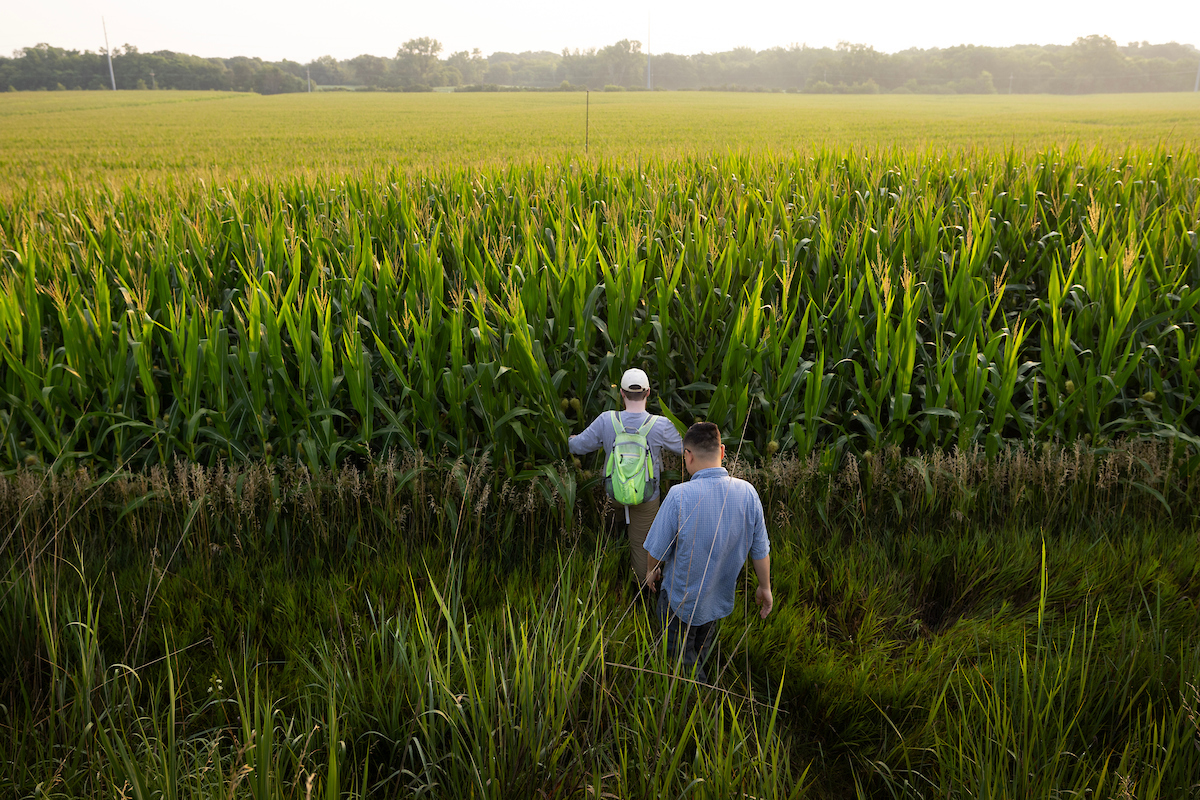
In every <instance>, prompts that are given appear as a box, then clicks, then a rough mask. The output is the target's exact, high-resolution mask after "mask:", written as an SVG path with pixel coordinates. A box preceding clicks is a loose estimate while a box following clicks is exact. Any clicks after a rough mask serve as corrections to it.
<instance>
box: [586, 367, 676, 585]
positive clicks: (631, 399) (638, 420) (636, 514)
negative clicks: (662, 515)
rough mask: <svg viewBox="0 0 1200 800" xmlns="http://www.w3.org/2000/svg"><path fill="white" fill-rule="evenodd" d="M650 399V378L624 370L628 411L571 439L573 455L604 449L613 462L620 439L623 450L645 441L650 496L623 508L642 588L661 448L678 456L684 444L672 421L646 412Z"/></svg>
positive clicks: (607, 415)
mask: <svg viewBox="0 0 1200 800" xmlns="http://www.w3.org/2000/svg"><path fill="white" fill-rule="evenodd" d="M649 397H650V378H649V376H647V375H646V373H645V372H644V371H643V370H640V369H637V368H633V369H627V370H625V374H624V375H622V376H621V400H622V401H623V402H624V404H625V410H624V411H621V412H617V411H607V412H605V413H603V414H601V415H600V416H598V417H596V419H595V420H593V421H592V424H591V425H589V426H588V427H587V429H586V430H585V431H584V432H583V433H580V434H579V435H577V436H572V437H571V438H570V440H569V442H568V444H569V446H570V448H571V453H572V454H573V455H583V454H584V453H591V452H593V451H595V450H599V449H600V448H601V447H603V448H604V455H605V458H606V459H608V460H610V462H611V459H609V456H610V454H611V453H612V451H613V447H614V446H615V445H616V444H617V439H618V437H620V438H621V440H622V442H623V444H622V447H627V446H628V444H629V442H630V441H631V440H632V441H637V442H641V441H643V439H644V442H645V445H644V446H645V448H647V449H648V450H649V457H650V464H647V465H646V466H647V467H650V466H652V467H653V473H652V475H651V478H652V479H651V481H650V482H649V484H648V485H647V486H646V495H647V496H646V497H645V499H644V500H643V501H642V502H640V503H637V504H631V505H625V506H624V516H625V522H626V524H627V525H628V528H629V554H630V560H631V564H630V566H632V567H633V573H634V575H635V577H636V578H637V581H638V583H639V584H643V585H644V581H645V578H646V548H645V547H644V546H643V545H644V543H645V541H646V533H647V532H648V531H649V530H650V525H651V524H652V523H653V522H654V515H655V514H657V513H658V500H659V491H658V489H659V483H660V482H661V480H660V477H659V476H661V475H662V449H663V448H664V447H665V448H667V449H668V450H670V451H671V452H672V453H675V454H676V455H682V454H683V441H682V439H681V438H680V436H679V431H677V430H676V429H675V426H674V425H673V424H671V421H670V420H669V419H667V418H666V417H660V416H653V415H651V414H649V413H648V412H647V411H646V400H647V399H648V398H649ZM607 471H608V470H607V467H606V472H607ZM610 494H611V492H610Z"/></svg>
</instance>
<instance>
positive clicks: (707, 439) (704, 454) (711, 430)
mask: <svg viewBox="0 0 1200 800" xmlns="http://www.w3.org/2000/svg"><path fill="white" fill-rule="evenodd" d="M683 449H684V450H691V451H692V452H693V453H695V454H696V455H698V456H700V457H701V458H711V457H713V456H715V455H716V454H717V453H718V452H720V450H721V430H720V428H718V427H717V426H716V424H715V423H712V422H697V423H696V424H695V425H693V426H692V427H690V428H688V429H687V433H685V434H684V435H683Z"/></svg>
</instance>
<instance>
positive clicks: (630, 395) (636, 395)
mask: <svg viewBox="0 0 1200 800" xmlns="http://www.w3.org/2000/svg"><path fill="white" fill-rule="evenodd" d="M621 394H622V395H624V397H625V399H626V400H645V399H646V398H647V397H649V396H650V390H649V389H643V390H642V391H640V392H629V391H626V390H625V389H622V390H621Z"/></svg>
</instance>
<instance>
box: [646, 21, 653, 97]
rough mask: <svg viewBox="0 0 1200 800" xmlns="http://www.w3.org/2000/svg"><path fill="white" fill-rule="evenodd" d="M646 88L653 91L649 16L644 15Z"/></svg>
mask: <svg viewBox="0 0 1200 800" xmlns="http://www.w3.org/2000/svg"><path fill="white" fill-rule="evenodd" d="M646 88H647V89H650V90H653V89H654V69H653V66H652V65H651V63H650V14H649V13H647V14H646Z"/></svg>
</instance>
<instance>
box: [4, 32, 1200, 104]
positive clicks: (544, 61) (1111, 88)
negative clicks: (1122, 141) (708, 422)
mask: <svg viewBox="0 0 1200 800" xmlns="http://www.w3.org/2000/svg"><path fill="white" fill-rule="evenodd" d="M1198 62H1200V50H1197V48H1196V47H1195V46H1194V45H1190V44H1178V43H1175V42H1170V43H1168V44H1150V43H1149V42H1132V43H1130V44H1128V45H1125V46H1120V45H1118V44H1117V43H1116V42H1115V41H1114V40H1112V39H1111V38H1109V37H1107V36H1098V35H1092V36H1086V37H1082V38H1079V39H1076V40H1075V42H1074V43H1073V44H1071V45H1017V46H1013V47H977V46H975V45H961V46H958V47H949V48H944V49H942V48H932V49H929V50H919V49H916V48H913V49H909V50H903V51H901V52H898V53H890V54H889V53H881V52H879V51H877V50H875V49H874V48H873V47H870V46H868V45H863V44H851V43H848V42H842V43H840V44H839V45H838V46H837V47H836V48H828V47H819V48H817V47H806V46H802V45H801V46H791V47H786V48H785V47H776V48H771V49H768V50H760V51H755V50H753V49H751V48H748V47H741V48H736V49H734V50H730V51H728V52H724V53H699V54H695V55H676V54H673V53H663V54H654V55H652V56H648V55H647V54H646V53H644V52H642V46H641V43H640V42H637V41H632V40H628V39H624V40H622V41H620V42H616V43H615V44H611V45H609V46H607V47H603V48H593V49H588V50H567V49H564V50H563V51H562V52H561V53H551V52H548V51H538V52H524V53H506V52H497V53H492V54H491V55H490V56H484V55H483V54H482V53H481V52H480V51H479V50H478V49H476V50H474V51H466V50H462V51H458V52H455V53H451V54H449V55H448V56H445V57H443V48H442V45H441V43H440V42H438V41H437V40H436V39H431V38H428V37H422V38H417V39H410V40H409V41H407V42H405V43H404V44H403V45H401V47H400V48H399V49H398V50H397V51H396V55H395V56H394V57H392V58H387V57H382V56H374V55H368V54H364V55H360V56H356V57H354V58H350V59H345V60H341V61H339V60H338V59H335V58H333V57H332V56H322V57H321V58H317V59H314V60H313V61H310V62H309V63H307V64H301V63H298V62H295V61H287V60H285V61H278V62H267V61H263V60H262V59H259V58H248V57H244V56H239V57H237V58H201V57H199V56H192V55H186V54H182V53H173V52H170V51H167V50H160V51H156V52H153V53H142V52H139V51H138V49H137V48H136V47H134V46H133V45H128V44H127V45H125V46H124V47H119V48H116V49H114V50H113V58H112V66H113V72H114V74H115V77H116V83H117V88H119V89H220V90H230V91H243V92H259V93H262V94H277V93H280V92H298V91H304V90H305V89H306V88H308V86H309V81H310V80H311V82H312V84H313V85H314V87H322V88H348V89H351V88H352V89H374V90H393V91H401V90H407V91H423V90H424V91H428V90H431V89H433V88H435V87H470V88H474V89H501V88H531V89H535V88H536V89H558V88H562V89H578V88H590V89H601V88H607V89H622V88H625V89H640V88H654V89H676V90H682V89H731V90H749V91H754V90H758V91H795V92H812V93H834V92H844V93H875V92H898V93H906V92H914V93H924V94H956V93H957V94H992V93H997V92H999V93H1014V94H1025V93H1050V94H1087V93H1093V92H1174V91H1190V90H1191V89H1193V87H1194V86H1195V82H1196V79H1197V75H1198V73H1197V64H1198ZM110 86H111V81H110V77H109V72H108V63H107V59H106V56H105V53H104V52H99V53H94V52H91V51H84V52H80V51H78V50H64V49H62V48H58V47H51V46H50V45H48V44H39V45H37V46H35V47H28V48H25V49H24V50H21V51H18V52H17V53H16V54H15V55H14V57H13V58H0V90H2V89H4V88H8V89H10V90H26V91H28V90H40V89H47V90H54V89H107V88H110Z"/></svg>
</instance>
